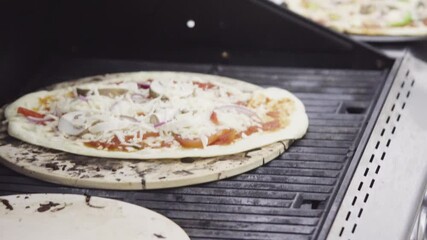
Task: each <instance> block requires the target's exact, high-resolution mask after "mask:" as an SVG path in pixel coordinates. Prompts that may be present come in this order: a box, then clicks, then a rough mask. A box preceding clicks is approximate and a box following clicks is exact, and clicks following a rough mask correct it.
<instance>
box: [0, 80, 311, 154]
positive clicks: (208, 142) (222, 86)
mask: <svg viewBox="0 0 427 240" xmlns="http://www.w3.org/2000/svg"><path fill="white" fill-rule="evenodd" d="M5 116H6V119H7V121H8V133H9V134H10V135H11V136H13V137H15V138H18V139H20V140H22V141H25V142H28V143H31V144H34V145H38V146H42V147H46V148H51V149H57V150H61V151H65V152H70V153H74V154H79V155H86V156H95V157H107V158H126V159H161V158H184V157H211V156H219V155H228V154H234V153H239V152H243V151H247V150H250V149H254V148H258V147H262V146H264V145H267V144H271V143H274V142H277V141H280V140H290V139H298V138H301V137H302V136H303V135H304V134H305V132H306V130H307V127H308V118H307V115H306V113H305V110H304V105H303V104H302V103H301V101H300V100H299V99H298V98H296V97H295V96H294V95H293V94H291V93H290V92H288V91H286V90H284V89H279V88H261V87H258V86H255V85H252V84H249V83H246V82H243V81H239V80H235V79H230V78H225V77H218V76H211V75H205V74H195V73H177V72H136V73H125V74H113V75H109V76H107V77H105V78H104V80H102V81H98V82H93V83H80V84H77V85H75V86H71V87H70V86H68V87H64V88H60V89H55V90H51V91H38V92H34V93H30V94H27V95H25V96H23V97H21V98H19V99H18V100H16V101H15V102H13V103H12V104H11V105H9V106H8V107H7V109H6V111H5Z"/></svg>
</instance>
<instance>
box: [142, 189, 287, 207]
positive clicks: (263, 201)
mask: <svg viewBox="0 0 427 240" xmlns="http://www.w3.org/2000/svg"><path fill="white" fill-rule="evenodd" d="M135 197H136V198H137V200H141V201H142V200H144V201H147V200H149V201H156V202H173V203H180V204H181V203H199V204H200V203H207V204H220V205H222V206H225V205H236V206H239V205H242V206H252V207H254V206H264V207H280V208H289V207H290V206H291V204H292V200H293V199H273V200H271V199H267V198H251V197H233V198H230V197H228V196H212V195H209V196H205V195H190V194H189V195H172V194H157V193H147V194H143V195H136V196H135ZM159 199H161V201H159ZM156 206H158V207H159V206H160V205H159V204H158V205H156ZM219 211H222V210H220V209H219Z"/></svg>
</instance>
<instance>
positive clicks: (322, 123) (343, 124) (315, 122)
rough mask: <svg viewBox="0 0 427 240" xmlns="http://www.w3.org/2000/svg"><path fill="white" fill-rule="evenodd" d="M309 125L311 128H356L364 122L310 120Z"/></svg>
mask: <svg viewBox="0 0 427 240" xmlns="http://www.w3.org/2000/svg"><path fill="white" fill-rule="evenodd" d="M309 122H310V123H309V124H310V125H311V126H313V127H314V126H321V127H331V126H337V127H355V126H359V124H360V123H361V122H362V121H358V120H354V121H351V120H331V119H327V120H325V119H309Z"/></svg>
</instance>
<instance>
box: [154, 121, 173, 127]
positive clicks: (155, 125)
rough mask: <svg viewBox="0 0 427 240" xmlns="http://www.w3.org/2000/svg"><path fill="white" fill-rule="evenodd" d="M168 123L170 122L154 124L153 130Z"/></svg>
mask: <svg viewBox="0 0 427 240" xmlns="http://www.w3.org/2000/svg"><path fill="white" fill-rule="evenodd" d="M168 122H170V121H165V122H159V123H156V124H154V127H155V128H159V127H161V126H163V125H165V124H166V123H168Z"/></svg>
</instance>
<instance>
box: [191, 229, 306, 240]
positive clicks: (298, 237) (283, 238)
mask: <svg viewBox="0 0 427 240" xmlns="http://www.w3.org/2000/svg"><path fill="white" fill-rule="evenodd" d="M186 232H187V234H189V235H190V236H191V239H193V240H194V239H197V237H201V239H203V240H205V239H206V236H207V237H208V238H212V239H215V240H218V239H225V240H233V239H238V240H242V239H246V240H260V239H269V240H308V239H310V237H309V235H302V234H283V233H263V232H249V231H244V232H239V231H225V230H220V231H218V230H204V229H200V228H186ZM193 236H194V237H193Z"/></svg>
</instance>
